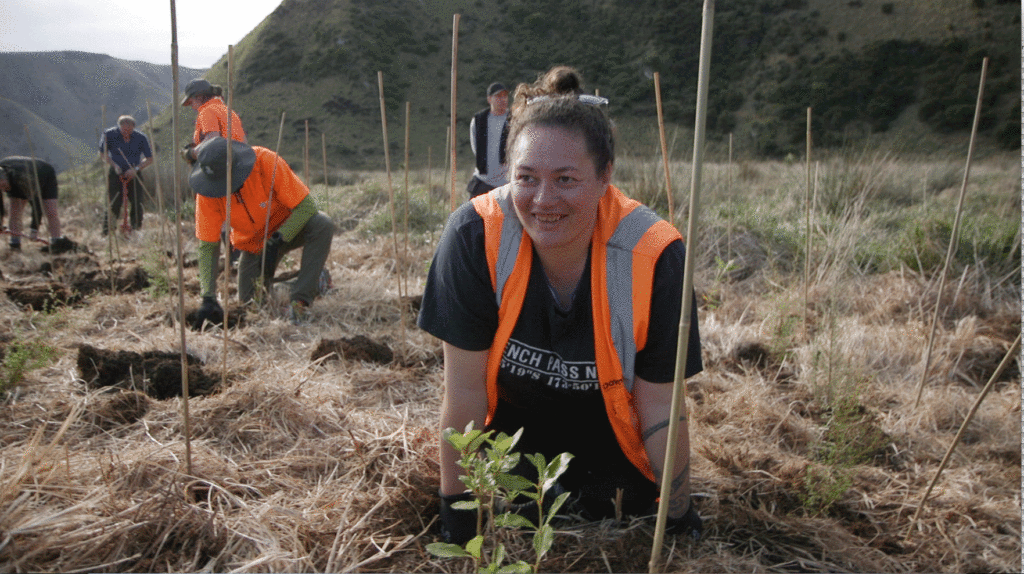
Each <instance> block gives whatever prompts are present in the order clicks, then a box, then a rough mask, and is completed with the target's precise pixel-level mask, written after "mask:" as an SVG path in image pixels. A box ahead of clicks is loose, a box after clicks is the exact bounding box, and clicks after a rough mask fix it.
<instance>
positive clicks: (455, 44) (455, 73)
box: [448, 14, 459, 211]
mask: <svg viewBox="0 0 1024 574" xmlns="http://www.w3.org/2000/svg"><path fill="white" fill-rule="evenodd" d="M458 77H459V15H458V14H455V16H454V18H453V20H452V118H451V124H450V125H449V126H448V129H449V131H448V137H449V140H448V141H449V143H450V145H451V148H450V150H451V181H450V182H449V183H450V184H451V210H452V211H455V208H456V207H458V205H459V204H458V201H457V200H456V198H455V170H456V167H455V155H456V148H455V108H456V101H455V97H456V95H457V93H458V81H457V80H458Z"/></svg>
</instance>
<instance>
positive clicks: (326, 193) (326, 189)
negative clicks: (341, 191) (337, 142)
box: [320, 132, 331, 209]
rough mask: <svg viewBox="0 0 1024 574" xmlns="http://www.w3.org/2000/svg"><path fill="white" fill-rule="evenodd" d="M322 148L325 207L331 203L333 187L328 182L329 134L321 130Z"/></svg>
mask: <svg viewBox="0 0 1024 574" xmlns="http://www.w3.org/2000/svg"><path fill="white" fill-rule="evenodd" d="M320 149H322V150H323V152H324V208H325V209H326V207H327V206H328V205H330V203H331V197H330V194H331V188H330V186H329V185H328V182H327V134H326V133H324V132H320Z"/></svg>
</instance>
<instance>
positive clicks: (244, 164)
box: [188, 136, 256, 197]
mask: <svg viewBox="0 0 1024 574" xmlns="http://www.w3.org/2000/svg"><path fill="white" fill-rule="evenodd" d="M195 155H196V163H195V167H193V168H192V173H191V175H189V176H188V184H189V186H190V187H191V188H192V190H193V191H195V192H196V193H198V194H199V195H202V196H205V197H224V196H225V195H227V189H228V169H227V168H228V140H226V139H224V138H222V137H220V136H217V137H213V138H210V139H208V140H206V141H204V142H203V143H201V144H199V145H198V146H196V149H195ZM254 165H256V152H255V151H254V150H253V149H252V147H250V146H249V145H248V144H244V143H242V142H240V141H236V140H231V187H234V188H235V189H238V188H240V187H242V184H243V183H245V180H246V178H248V177H249V174H250V173H252V168H253V166H254Z"/></svg>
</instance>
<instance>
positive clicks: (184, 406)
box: [111, 0, 192, 476]
mask: <svg viewBox="0 0 1024 574" xmlns="http://www.w3.org/2000/svg"><path fill="white" fill-rule="evenodd" d="M171 79H172V82H171V83H172V85H173V88H172V92H171V95H172V97H171V109H172V112H171V136H172V137H173V138H174V143H173V144H172V145H173V148H172V149H175V150H177V149H179V147H178V108H179V107H181V106H176V105H174V104H175V102H177V101H178V22H177V15H176V11H175V7H174V0H171ZM179 157H180V156H179V155H178V154H174V173H175V174H177V173H178V159H179ZM172 179H173V180H174V200H175V206H174V207H175V209H174V211H175V214H176V216H175V223H176V225H175V228H176V229H177V233H175V235H177V240H178V243H177V245H178V326H179V327H180V331H181V417H182V420H183V422H184V431H185V469H186V473H187V474H188V475H189V476H191V475H192V430H191V426H190V422H189V416H188V353H187V351H186V340H185V328H186V327H185V270H184V269H185V265H184V257H185V255H184V246H183V243H182V238H181V194H180V193H178V185H179V184H178V179H179V178H178V177H174V178H172ZM111 235H113V234H111Z"/></svg>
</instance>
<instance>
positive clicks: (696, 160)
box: [648, 0, 715, 573]
mask: <svg viewBox="0 0 1024 574" xmlns="http://www.w3.org/2000/svg"><path fill="white" fill-rule="evenodd" d="M714 18H715V0H704V12H703V24H702V28H701V36H700V68H699V71H698V73H697V110H696V111H697V114H696V119H695V125H694V132H693V173H692V176H691V179H690V214H689V221H688V223H687V227H686V237H685V240H686V261H685V263H684V271H683V295H682V298H683V300H682V312H681V313H680V316H679V341H678V344H677V348H676V370H675V382H674V383H673V385H672V410H671V414H670V415H669V419H668V420H669V425H668V441H667V444H666V447H665V464H664V466H663V467H662V475H661V493H660V500H659V502H658V519H657V522H656V523H655V527H654V544H653V546H652V548H651V560H650V563H649V564H648V566H649V569H650V572H652V573H653V572H658V571H660V570H661V567H662V563H661V562H662V556H661V547H662V545H663V544H664V540H665V524H666V521H667V519H668V506H669V497H670V495H671V493H672V483H673V482H674V480H673V478H672V476H673V473H674V471H675V464H676V450H677V443H678V441H677V438H678V437H677V435H678V432H679V418H680V416H684V414H685V404H684V400H685V398H686V396H685V379H686V363H687V359H688V358H687V350H688V348H689V339H690V323H691V321H692V313H693V304H692V303H693V295H692V293H693V266H694V263H693V262H694V253H695V252H696V251H697V249H696V245H695V243H696V240H697V232H696V224H697V217H698V210H699V208H700V187H701V168H702V161H703V158H704V127H705V124H706V117H707V104H708V75H709V74H708V66H709V64H710V61H711V32H712V28H713V23H714ZM691 504H692V501H691Z"/></svg>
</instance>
